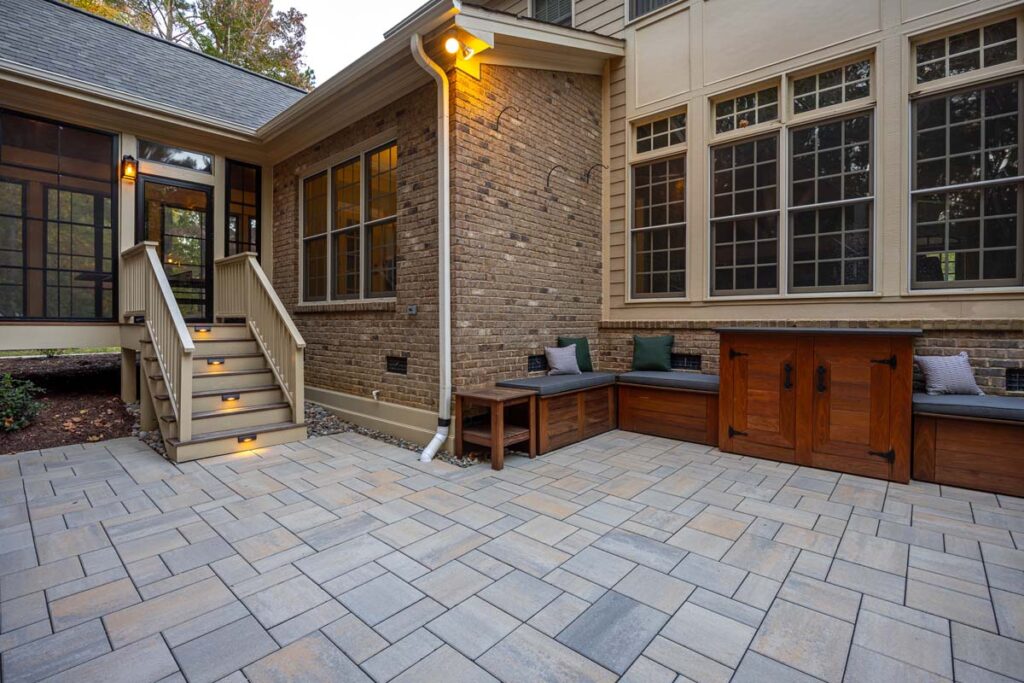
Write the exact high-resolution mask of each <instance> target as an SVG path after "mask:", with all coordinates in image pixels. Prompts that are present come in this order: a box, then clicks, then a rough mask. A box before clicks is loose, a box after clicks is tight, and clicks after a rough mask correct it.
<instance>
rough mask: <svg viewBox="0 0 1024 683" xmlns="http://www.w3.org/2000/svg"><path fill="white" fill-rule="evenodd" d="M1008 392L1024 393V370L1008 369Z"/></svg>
mask: <svg viewBox="0 0 1024 683" xmlns="http://www.w3.org/2000/svg"><path fill="white" fill-rule="evenodd" d="M1006 390H1007V391H1024V368H1007V369H1006Z"/></svg>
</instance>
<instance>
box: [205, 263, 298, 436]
mask: <svg viewBox="0 0 1024 683" xmlns="http://www.w3.org/2000/svg"><path fill="white" fill-rule="evenodd" d="M214 267H215V268H216V273H215V277H216V287H215V288H214V306H213V310H214V315H215V317H216V318H217V319H218V320H225V319H230V318H244V319H245V321H246V324H248V326H249V329H250V330H251V331H252V333H253V336H254V337H255V339H256V343H257V344H259V346H260V349H261V350H262V351H263V355H264V356H266V358H267V362H268V363H269V364H270V369H271V371H272V372H273V373H274V376H275V377H276V378H277V381H278V383H279V384H280V385H281V388H282V390H283V391H284V393H285V397H286V398H287V399H288V403H290V404H291V407H292V421H293V422H295V423H296V424H302V423H303V422H304V421H305V396H304V386H305V381H304V378H303V376H302V373H303V362H304V354H305V348H306V341H305V340H304V339H303V338H302V335H301V334H299V330H298V328H297V327H295V323H294V322H292V319H291V316H289V315H288V311H287V310H286V309H285V307H284V304H282V303H281V299H280V298H278V296H277V292H275V291H274V287H273V286H272V285H271V284H270V280H269V278H267V274H266V273H264V272H263V268H261V267H260V264H259V262H258V261H257V260H256V254H254V253H253V252H248V251H247V252H242V253H240V254H235V255H234V256H228V257H226V258H222V259H218V260H217V261H216V262H215V263H214Z"/></svg>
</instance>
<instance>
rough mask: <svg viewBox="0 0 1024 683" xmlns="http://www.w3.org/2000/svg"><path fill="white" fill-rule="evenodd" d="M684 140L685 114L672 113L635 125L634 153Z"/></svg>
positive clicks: (678, 143)
mask: <svg viewBox="0 0 1024 683" xmlns="http://www.w3.org/2000/svg"><path fill="white" fill-rule="evenodd" d="M684 142H686V114H672V115H671V116H666V117H664V118H660V119H656V120H654V121H648V122H647V123H642V124H640V125H638V126H637V127H636V153H637V154H644V153H645V152H652V151H655V150H659V149H664V148H666V147H672V146H674V145H681V144H683V143H684Z"/></svg>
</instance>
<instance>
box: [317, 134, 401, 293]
mask: <svg viewBox="0 0 1024 683" xmlns="http://www.w3.org/2000/svg"><path fill="white" fill-rule="evenodd" d="M397 170H398V147H397V145H396V144H394V143H390V144H387V145H384V146H382V147H377V148H375V149H372V150H369V151H367V152H364V153H362V154H358V155H356V156H354V157H352V158H351V159H348V160H346V161H343V162H341V163H339V164H336V165H334V166H332V167H331V168H329V169H325V170H324V171H321V172H319V173H316V174H315V175H312V176H309V177H307V178H305V179H304V180H303V182H302V224H303V230H302V234H303V237H302V264H303V282H302V292H303V300H304V301H307V302H323V301H343V300H348V299H359V298H364V299H368V298H382V297H393V296H394V295H395V289H396V275H397V263H396V259H397V247H396V242H397V239H396V237H397V235H396V232H397V219H398V177H397Z"/></svg>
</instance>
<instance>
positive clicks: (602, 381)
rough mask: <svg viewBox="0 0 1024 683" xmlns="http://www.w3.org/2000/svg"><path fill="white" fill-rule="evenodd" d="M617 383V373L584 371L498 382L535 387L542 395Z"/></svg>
mask: <svg viewBox="0 0 1024 683" xmlns="http://www.w3.org/2000/svg"><path fill="white" fill-rule="evenodd" d="M609 384H615V374H614V373H612V372H584V373H582V374H580V375H544V376H543V377H524V378H522V379H507V380H505V381H504V382H498V386H499V387H512V388H513V389H533V390H534V391H536V392H537V393H538V394H540V395H541V396H551V395H553V394H564V393H566V392H567V391H577V390H579V389H592V388H593V387H603V386H607V385H609Z"/></svg>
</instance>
